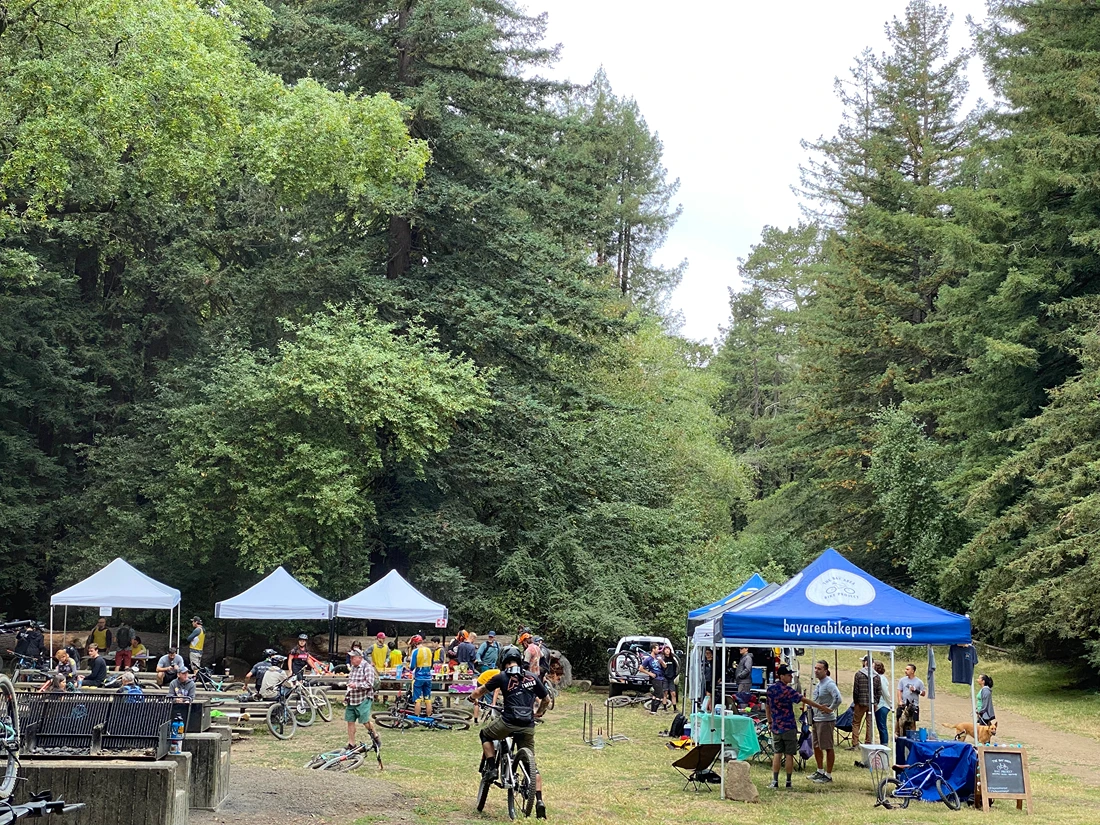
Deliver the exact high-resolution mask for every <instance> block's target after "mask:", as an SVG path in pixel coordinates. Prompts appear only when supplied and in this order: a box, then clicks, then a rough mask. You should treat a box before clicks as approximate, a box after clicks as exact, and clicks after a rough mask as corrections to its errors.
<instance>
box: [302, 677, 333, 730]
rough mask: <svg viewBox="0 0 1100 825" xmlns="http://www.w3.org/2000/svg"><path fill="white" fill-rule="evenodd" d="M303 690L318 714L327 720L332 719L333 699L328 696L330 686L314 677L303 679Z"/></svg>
mask: <svg viewBox="0 0 1100 825" xmlns="http://www.w3.org/2000/svg"><path fill="white" fill-rule="evenodd" d="M301 681H302V691H303V692H304V693H305V695H306V698H307V699H308V700H309V703H310V704H311V705H313V707H314V708H316V710H317V715H318V716H320V717H321V719H323V720H324V721H326V722H331V721H332V700H331V699H329V698H328V688H326V687H325V686H324V685H322V684H320V683H318V682H317V681H315V680H312V679H305V678H303V679H302V680H301Z"/></svg>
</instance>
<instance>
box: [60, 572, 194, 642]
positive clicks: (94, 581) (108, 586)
mask: <svg viewBox="0 0 1100 825" xmlns="http://www.w3.org/2000/svg"><path fill="white" fill-rule="evenodd" d="M179 603H180V592H179V591H178V590H176V588H174V587H169V586H168V585H166V584H162V583H161V582H158V581H157V580H156V579H153V578H150V577H149V576H146V575H145V574H144V573H142V572H141V571H140V570H138V569H137V568H135V567H133V566H131V565H129V564H127V563H126V562H124V561H123V560H122V559H115V560H114V561H112V562H111V563H110V564H108V565H107V566H106V567H104V568H103V569H102V570H100V571H99V572H98V573H93V574H92V575H90V576H89V577H88V578H86V579H84V581H81V582H77V583H76V584H74V585H73V586H72V587H69V588H67V589H65V590H62V591H61V592H60V593H56V594H54V595H53V596H51V597H50V639H51V641H52V639H53V609H54V607H61V606H63V607H64V608H65V619H64V624H63V628H64V629H63V631H62V633H63V634H67V633H68V630H69V607H70V606H73V607H98V608H101V609H102V608H105V607H107V608H114V607H130V608H138V609H147V610H167V611H168V636H169V638H172V627H173V625H172V619H173V616H174V617H175V638H176V641H177V643H178V642H179V632H180V617H179Z"/></svg>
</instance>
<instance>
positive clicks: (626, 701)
mask: <svg viewBox="0 0 1100 825" xmlns="http://www.w3.org/2000/svg"><path fill="white" fill-rule="evenodd" d="M604 704H605V705H607V706H608V707H609V708H625V707H626V706H627V705H632V704H634V697H632V696H624V695H623V694H621V693H620V694H619V695H618V696H609V697H607V699H606V700H605V701H604Z"/></svg>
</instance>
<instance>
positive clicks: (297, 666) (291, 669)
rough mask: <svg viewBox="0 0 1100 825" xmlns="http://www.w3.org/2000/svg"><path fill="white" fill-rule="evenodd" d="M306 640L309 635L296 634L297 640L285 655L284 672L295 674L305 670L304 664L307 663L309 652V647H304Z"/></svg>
mask: <svg viewBox="0 0 1100 825" xmlns="http://www.w3.org/2000/svg"><path fill="white" fill-rule="evenodd" d="M308 641H309V636H307V635H306V634H305V633H299V634H298V641H297V642H296V643H295V644H294V647H292V648H291V649H290V652H289V653H287V655H286V672H287V674H288V675H290V676H297V675H298V674H299V673H301V672H302V671H303V670H305V668H306V665H308V664H309V660H310V653H309V649H308V648H307V647H306V642H308Z"/></svg>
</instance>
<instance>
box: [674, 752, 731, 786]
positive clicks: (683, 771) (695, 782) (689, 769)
mask: <svg viewBox="0 0 1100 825" xmlns="http://www.w3.org/2000/svg"><path fill="white" fill-rule="evenodd" d="M721 752H722V746H721V745H696V746H695V747H694V748H692V749H691V750H689V751H688V752H687V753H685V754H684V755H683V756H681V757H680V758H679V759H677V760H676V761H675V762H673V763H672V767H674V768H675V769H676V770H677V772H679V774H680V776H682V777H684V779H686V780H687V781H686V782H685V783H684V790H685V791H686V790H687V787H688V785H691V786H692V787H693V788H694V789H695V791H696V793H698V791H699V785H700V784H701V785H702V786H703V790H706V791H709V790H711V788H709V787H707V781H706V779H704V778H703V775H704V774H713V773H714V771H713V770H712V768H713V765H714V760H716V759H717V758H718V754H719V753H721ZM715 775H717V774H715Z"/></svg>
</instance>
